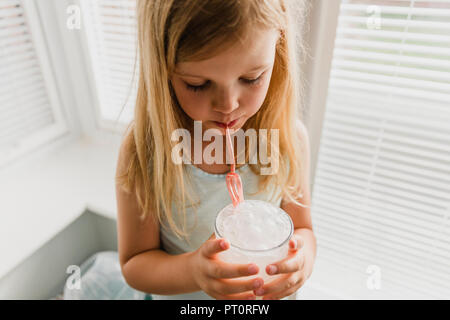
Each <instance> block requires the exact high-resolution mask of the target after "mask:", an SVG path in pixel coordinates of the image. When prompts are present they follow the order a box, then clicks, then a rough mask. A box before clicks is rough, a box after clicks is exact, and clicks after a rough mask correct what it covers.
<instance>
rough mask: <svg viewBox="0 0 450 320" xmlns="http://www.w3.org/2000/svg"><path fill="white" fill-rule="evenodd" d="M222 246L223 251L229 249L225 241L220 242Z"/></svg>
mask: <svg viewBox="0 0 450 320" xmlns="http://www.w3.org/2000/svg"><path fill="white" fill-rule="evenodd" d="M220 246H221V248H222V249H226V248H227V243H226V241H225V240H222V241H220Z"/></svg>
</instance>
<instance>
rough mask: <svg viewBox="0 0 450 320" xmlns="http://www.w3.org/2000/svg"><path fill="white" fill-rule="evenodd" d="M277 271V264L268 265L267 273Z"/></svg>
mask: <svg viewBox="0 0 450 320" xmlns="http://www.w3.org/2000/svg"><path fill="white" fill-rule="evenodd" d="M276 272H277V266H274V265H270V266H269V274H275V273H276Z"/></svg>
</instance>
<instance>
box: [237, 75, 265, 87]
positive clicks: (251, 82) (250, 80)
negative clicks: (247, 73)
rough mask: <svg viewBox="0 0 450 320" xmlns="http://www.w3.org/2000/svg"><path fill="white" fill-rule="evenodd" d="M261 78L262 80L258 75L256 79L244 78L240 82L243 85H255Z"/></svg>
mask: <svg viewBox="0 0 450 320" xmlns="http://www.w3.org/2000/svg"><path fill="white" fill-rule="evenodd" d="M261 78H262V75H260V76H259V77H258V78H255V79H244V78H242V79H241V81H242V82H244V83H245V84H249V85H255V84H258V83H259V81H260V80H261Z"/></svg>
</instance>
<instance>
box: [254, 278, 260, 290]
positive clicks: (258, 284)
mask: <svg viewBox="0 0 450 320" xmlns="http://www.w3.org/2000/svg"><path fill="white" fill-rule="evenodd" d="M261 286H262V282H261V281H260V280H258V279H257V280H255V282H253V289H258V288H259V287H261Z"/></svg>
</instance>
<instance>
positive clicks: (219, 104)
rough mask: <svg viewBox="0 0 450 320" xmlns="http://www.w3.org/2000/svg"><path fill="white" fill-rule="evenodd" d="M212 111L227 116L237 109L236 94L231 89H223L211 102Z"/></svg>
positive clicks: (237, 99) (237, 100)
mask: <svg viewBox="0 0 450 320" xmlns="http://www.w3.org/2000/svg"><path fill="white" fill-rule="evenodd" d="M212 107H213V109H214V111H217V112H221V113H225V114H229V113H232V112H233V111H234V110H236V109H237V108H238V107H239V97H238V93H237V92H236V91H235V90H233V89H223V90H220V91H219V92H217V93H216V95H215V96H214V98H213V100H212Z"/></svg>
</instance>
